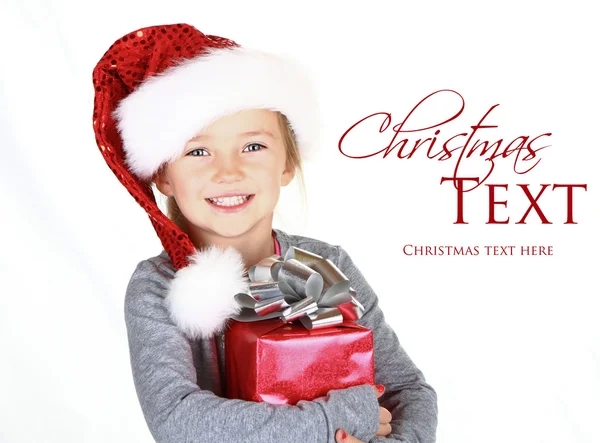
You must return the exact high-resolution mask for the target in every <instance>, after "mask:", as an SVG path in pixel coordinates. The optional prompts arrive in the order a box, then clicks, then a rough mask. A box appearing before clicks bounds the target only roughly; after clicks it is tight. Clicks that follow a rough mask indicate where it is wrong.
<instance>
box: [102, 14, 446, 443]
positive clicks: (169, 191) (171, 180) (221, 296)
mask: <svg viewBox="0 0 600 443" xmlns="http://www.w3.org/2000/svg"><path fill="white" fill-rule="evenodd" d="M93 78H94V86H95V91H96V95H95V102H94V122H93V124H94V131H95V135H96V141H97V143H98V146H99V148H100V151H101V153H102V155H103V156H104V159H105V160H106V162H107V164H108V165H109V167H110V168H111V170H112V171H113V173H114V174H115V175H116V177H117V178H118V179H119V181H120V182H121V183H122V184H123V185H124V186H125V187H126V188H127V190H128V191H129V193H130V194H131V195H132V196H133V197H134V198H135V200H136V201H137V202H138V203H139V204H140V205H141V206H142V207H143V208H144V210H145V211H146V212H147V213H148V216H149V218H150V221H151V222H152V224H153V226H154V228H155V230H156V232H157V234H158V236H159V238H160V240H161V242H162V245H163V247H164V250H163V251H162V252H161V253H160V254H159V255H157V256H155V257H151V258H148V259H146V260H143V261H141V262H139V264H138V265H137V267H136V269H135V271H134V273H133V275H132V277H131V280H130V282H129V285H128V287H127V291H126V295H125V321H126V325H127V334H128V340H129V348H130V355H131V367H132V373H133V380H134V384H135V388H136V392H137V395H138V398H139V401H140V405H141V408H142V411H143V414H144V417H145V419H146V422H147V424H148V428H149V430H150V432H151V434H152V436H153V437H154V439H155V440H156V441H157V442H168V443H171V442H173V443H183V442H238V441H244V442H250V443H252V442H256V443H258V442H302V443H312V442H315V443H317V442H319V443H321V442H332V441H337V442H341V441H348V442H360V441H363V442H368V441H370V442H387V441H390V442H391V441H404V442H415V443H416V442H420V443H428V442H434V441H435V432H436V426H437V397H436V393H435V391H434V390H433V389H432V388H431V386H429V385H428V384H427V383H426V381H425V378H424V377H423V374H422V373H421V371H420V370H419V369H418V368H417V367H416V366H415V365H414V363H413V362H412V361H411V360H410V358H409V357H408V355H407V354H406V352H405V351H404V350H403V349H402V347H401V346H400V344H399V342H398V338H397V336H396V334H395V333H394V331H393V330H392V329H391V327H390V326H389V325H388V324H387V323H386V322H385V318H384V315H383V312H382V311H381V309H380V308H379V306H378V299H377V296H376V294H375V293H374V292H373V290H372V289H371V287H370V286H369V284H368V283H367V281H366V280H365V278H364V277H363V275H362V274H361V272H360V271H359V270H358V269H357V267H356V266H355V265H354V263H353V261H352V259H351V258H350V256H349V255H348V253H347V252H346V251H345V250H344V249H343V248H342V247H341V246H339V245H331V244H329V243H327V242H324V241H321V240H317V239H313V238H309V237H304V236H300V235H292V234H288V233H286V232H284V231H282V230H279V229H274V228H273V213H274V210H275V207H276V205H277V202H278V200H279V195H280V190H281V187H282V186H287V185H288V184H289V183H290V182H291V181H292V180H293V179H294V178H298V179H300V180H301V179H302V159H303V158H306V157H307V156H309V155H310V153H311V152H312V150H314V149H315V146H314V145H315V142H316V140H317V133H318V118H317V117H316V116H317V114H318V106H317V101H316V99H315V97H314V94H313V92H312V89H311V86H310V82H308V80H307V78H306V76H305V75H304V74H303V72H302V69H300V67H299V66H297V65H296V64H295V63H293V62H292V61H290V60H288V59H286V58H284V57H281V56H276V55H273V54H267V53H264V52H261V51H254V50H249V49H244V48H241V47H240V46H239V45H238V44H237V43H235V42H233V41H231V40H228V39H224V38H222V37H217V36H211V35H205V34H203V33H201V32H200V31H198V30H197V29H195V28H193V27H192V26H189V25H185V24H175V25H165V26H152V27H147V28H142V29H139V30H137V31H134V32H133V33H130V34H128V35H125V36H123V37H122V38H120V39H119V40H117V41H116V42H115V43H114V44H113V45H112V46H111V47H110V48H109V50H108V51H107V52H106V53H105V55H104V56H103V57H102V59H101V60H100V61H99V62H98V64H97V66H96V68H95V70H94V75H93ZM153 185H155V186H156V188H157V189H158V191H159V192H160V193H162V194H163V195H165V196H167V198H168V204H167V208H168V211H167V212H168V213H167V214H166V215H165V214H163V212H162V211H161V210H160V209H159V208H158V205H157V204H156V200H155V197H154V194H153V189H152V186H153ZM292 247H297V248H301V249H306V250H308V251H311V252H313V253H315V254H318V255H320V256H321V257H324V258H327V259H329V260H331V261H332V262H333V263H334V264H335V265H336V266H337V267H338V268H339V269H340V270H341V271H342V272H343V273H344V275H345V276H346V277H347V278H348V279H349V280H350V282H351V285H352V287H353V288H354V289H355V290H356V294H357V299H358V301H359V302H360V303H361V304H362V305H363V306H364V315H363V316H362V317H361V318H360V319H358V320H357V323H358V324H360V325H362V326H364V327H367V328H369V329H371V330H372V331H373V342H374V364H375V382H376V383H377V386H371V385H358V386H352V387H350V388H347V389H334V390H331V391H329V392H328V394H327V395H326V396H324V397H320V398H317V399H314V400H312V401H300V402H298V403H297V404H296V405H272V404H269V403H266V402H248V401H243V400H232V399H227V398H224V395H223V394H224V392H225V382H226V380H225V375H224V374H225V360H224V331H225V328H226V324H227V321H228V319H229V318H231V317H232V316H234V315H235V314H237V313H238V312H239V309H240V308H239V306H238V305H237V303H236V302H235V300H234V298H233V295H234V294H237V293H239V292H247V290H248V283H247V280H246V278H245V273H246V272H247V271H248V269H249V268H250V267H251V266H253V265H254V264H256V263H258V262H259V261H260V260H262V259H264V258H267V257H270V256H272V255H273V254H277V255H280V256H285V254H286V252H287V251H288V250H289V249H290V248H292ZM342 364H344V362H340V365H342Z"/></svg>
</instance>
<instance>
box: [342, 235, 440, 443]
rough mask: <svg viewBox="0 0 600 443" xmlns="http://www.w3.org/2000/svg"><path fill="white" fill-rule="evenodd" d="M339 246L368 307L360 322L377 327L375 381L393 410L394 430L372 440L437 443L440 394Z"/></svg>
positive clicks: (384, 402) (348, 273)
mask: <svg viewBox="0 0 600 443" xmlns="http://www.w3.org/2000/svg"><path fill="white" fill-rule="evenodd" d="M338 250H339V257H338V267H339V268H340V270H341V271H342V272H343V273H344V274H345V275H346V277H348V279H349V280H350V283H351V286H352V288H353V289H354V290H355V291H356V295H357V298H358V300H359V301H360V302H361V304H363V306H364V308H365V313H364V315H363V316H362V317H361V318H360V319H359V320H358V321H357V323H358V324H360V325H362V326H365V327H367V328H369V329H371V330H372V331H373V341H374V359H375V383H376V384H382V385H384V386H385V392H384V394H383V396H381V397H380V398H379V403H380V404H381V406H383V407H384V408H386V409H387V410H389V411H390V412H391V414H392V421H391V425H392V432H391V434H389V435H388V436H387V437H386V438H382V437H375V438H373V439H371V440H370V443H383V442H390V443H391V442H392V441H403V442H407V443H433V442H435V439H436V428H437V394H436V392H435V391H434V390H433V388H432V387H431V386H430V385H429V384H427V383H426V381H425V378H424V377H423V374H422V372H421V371H420V370H419V369H418V368H417V367H416V366H415V364H414V363H413V362H412V360H411V359H410V358H409V356H408V355H407V354H406V352H405V351H404V349H403V348H402V346H401V345H400V343H399V341H398V337H397V335H396V334H395V332H394V330H393V329H392V328H391V327H390V326H389V325H388V324H387V323H386V321H385V318H384V315H383V312H382V310H381V308H379V301H378V298H377V295H376V294H375V293H374V292H373V289H372V288H371V287H370V286H369V283H368V282H367V281H366V279H365V278H364V276H363V275H362V273H361V272H360V270H359V269H358V268H357V267H356V265H354V263H353V262H352V259H351V258H350V256H349V255H348V253H347V252H346V251H345V250H344V249H343V248H342V247H341V246H338Z"/></svg>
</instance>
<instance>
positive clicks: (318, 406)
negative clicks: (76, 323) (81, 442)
mask: <svg viewBox="0 0 600 443" xmlns="http://www.w3.org/2000/svg"><path fill="white" fill-rule="evenodd" d="M168 281H169V279H168V277H167V276H166V275H165V274H164V271H162V270H161V269H160V268H159V267H157V266H156V265H155V264H153V263H152V262H150V261H148V260H145V261H142V262H140V263H139V264H138V266H137V268H136V271H135V272H134V274H133V276H132V278H131V280H130V282H129V285H128V288H127V293H126V296H125V322H126V326H127V334H128V339H129V349H130V357H131V367H132V372H133V379H134V384H135V388H136V392H137V395H138V399H139V402H140V405H141V407H142V411H143V414H144V417H145V419H146V423H147V424H148V427H149V429H150V432H151V433H152V436H153V437H154V439H155V440H156V441H157V442H159V443H193V442H219V443H229V442H232V443H233V442H248V443H268V442H285V443H293V442H298V443H313V442H314V443H325V442H335V431H336V430H337V429H339V428H344V429H346V430H348V431H350V432H352V433H353V435H355V436H356V437H358V438H361V439H363V440H364V441H368V439H370V438H371V437H373V436H374V435H375V432H376V431H377V428H378V426H379V403H378V400H377V397H376V394H375V390H374V389H373V388H372V387H371V386H370V385H361V386H355V387H351V388H349V389H343V390H332V391H330V392H329V393H328V395H327V396H326V397H321V398H319V399H316V400H314V401H300V402H298V404H297V405H295V406H292V405H282V406H276V405H271V404H268V403H259V402H248V401H243V400H229V399H224V398H221V397H218V396H217V395H215V394H214V393H212V392H211V391H208V390H202V389H200V388H199V387H198V385H197V374H196V368H195V367H194V364H193V357H192V352H191V347H190V343H189V341H188V339H187V338H186V337H185V336H184V335H183V334H182V333H181V332H180V330H179V329H178V328H177V326H175V324H174V323H173V322H172V321H171V319H170V316H169V312H168V309H167V307H166V305H165V298H164V296H165V294H166V293H167V292H166V291H167V289H166V288H167V286H168Z"/></svg>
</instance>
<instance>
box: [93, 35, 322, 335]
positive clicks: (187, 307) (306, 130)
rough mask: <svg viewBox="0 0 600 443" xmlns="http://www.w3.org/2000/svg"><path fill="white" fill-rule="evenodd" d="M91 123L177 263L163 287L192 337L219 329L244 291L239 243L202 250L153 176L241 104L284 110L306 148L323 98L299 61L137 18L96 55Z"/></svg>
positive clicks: (236, 309) (173, 312) (120, 176)
mask: <svg viewBox="0 0 600 443" xmlns="http://www.w3.org/2000/svg"><path fill="white" fill-rule="evenodd" d="M93 81H94V87H95V98H94V116H93V126H94V132H95V136H96V142H97V144H98V147H99V148H100V151H101V153H102V155H103V156H104V159H105V160H106V162H107V164H108V166H109V167H110V168H111V170H112V171H113V173H114V174H115V175H116V176H117V178H118V179H119V181H120V182H121V183H122V184H123V185H124V186H125V187H126V188H127V190H128V191H129V193H130V194H131V195H132V196H133V198H134V199H135V200H136V201H137V202H138V203H139V204H140V205H141V206H142V207H143V208H144V209H145V210H146V212H147V213H148V216H149V218H150V221H151V222H152V225H153V226H154V229H155V230H156V233H157V234H158V236H159V237H160V240H161V242H162V245H163V247H164V249H165V251H166V252H167V253H168V254H169V257H170V258H171V260H172V261H173V264H174V266H175V268H176V270H177V272H176V274H175V278H174V280H173V281H172V284H171V287H170V288H169V294H168V296H167V301H168V305H169V308H170V311H171V316H172V318H173V320H174V321H175V323H176V324H177V325H178V326H179V327H180V329H181V330H182V331H183V332H184V333H185V334H186V335H187V336H188V337H190V338H192V339H197V338H203V337H210V336H211V335H213V334H215V333H219V332H222V330H223V328H224V326H225V323H226V320H227V318H229V317H230V316H232V315H235V314H237V313H238V312H239V307H238V306H237V304H236V302H235V300H234V298H233V296H234V295H235V294H236V293H238V292H246V291H247V288H248V283H247V280H246V279H245V278H244V277H243V271H244V264H243V261H242V258H241V255H240V254H239V252H238V251H236V250H235V249H234V248H231V247H230V248H228V249H227V250H225V251H224V250H221V249H218V248H217V247H214V246H213V247H209V248H206V249H203V250H197V249H196V248H195V246H194V245H193V243H192V242H191V240H190V239H189V237H188V236H187V234H185V233H184V232H183V231H182V230H181V229H180V228H179V227H178V226H177V225H176V224H175V223H173V222H172V221H171V220H170V219H169V218H168V217H167V216H166V215H165V214H163V212H162V211H161V210H160V209H159V207H158V205H157V204H156V200H155V198H154V193H153V191H152V183H151V179H152V177H153V176H154V174H155V173H156V172H157V171H158V170H159V168H160V167H161V166H162V165H163V164H165V163H169V162H171V161H174V160H176V159H177V158H179V157H180V156H181V155H182V154H183V150H184V148H185V145H186V143H187V142H188V141H189V140H190V139H192V138H194V137H195V136H196V135H197V134H198V133H199V132H201V131H202V129H203V128H205V127H206V126H208V125H210V124H211V123H212V122H214V121H215V120H217V119H219V118H220V117H223V116H226V115H230V114H233V113H235V112H238V111H241V110H244V109H270V110H274V111H279V112H281V113H282V114H284V115H285V116H286V117H287V119H288V121H289V122H290V126H291V128H292V130H293V132H294V134H295V136H296V141H297V144H298V148H299V150H300V153H301V156H302V157H303V158H306V157H307V156H309V155H310V151H311V150H312V149H313V144H314V142H315V141H316V137H317V130H318V122H317V119H318V117H317V114H318V113H317V108H318V105H317V101H316V98H315V96H314V93H313V90H312V88H311V85H310V82H309V80H308V79H307V76H306V75H305V74H304V72H303V70H302V69H301V68H300V67H299V66H298V65H297V64H296V63H294V62H293V61H292V60H289V59H287V58H286V57H284V56H281V55H275V54H270V53H265V52H262V51H258V50H252V49H247V48H243V47H241V46H240V45H238V44H237V43H235V42H234V41H232V40H228V39H226V38H222V37H217V36H214V35H205V34H203V33H202V32H200V31H199V30H197V29H196V28H194V27H193V26H190V25H186V24H173V25H162V26H150V27H147V28H141V29H139V30H136V31H134V32H132V33H130V34H127V35H125V36H123V37H121V38H119V39H118V40H117V41H116V42H115V43H114V44H113V45H111V47H110V48H109V49H108V51H107V52H106V53H105V54H104V56H103V57H102V58H101V59H100V61H99V62H98V64H97V65H96V67H95V69H94V73H93Z"/></svg>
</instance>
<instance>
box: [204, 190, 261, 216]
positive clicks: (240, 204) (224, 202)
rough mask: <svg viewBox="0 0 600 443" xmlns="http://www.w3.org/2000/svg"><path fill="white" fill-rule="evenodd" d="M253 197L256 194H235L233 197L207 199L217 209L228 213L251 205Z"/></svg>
mask: <svg viewBox="0 0 600 443" xmlns="http://www.w3.org/2000/svg"><path fill="white" fill-rule="evenodd" d="M253 198H254V194H250V195H245V196H243V195H238V194H235V196H233V197H218V198H216V199H211V198H207V199H205V200H206V201H207V202H208V204H209V205H210V206H211V207H212V208H213V209H214V210H215V211H217V212H221V213H224V214H228V213H232V212H239V211H242V210H244V209H245V208H247V207H248V206H249V205H250V203H251V201H252V199H253Z"/></svg>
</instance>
